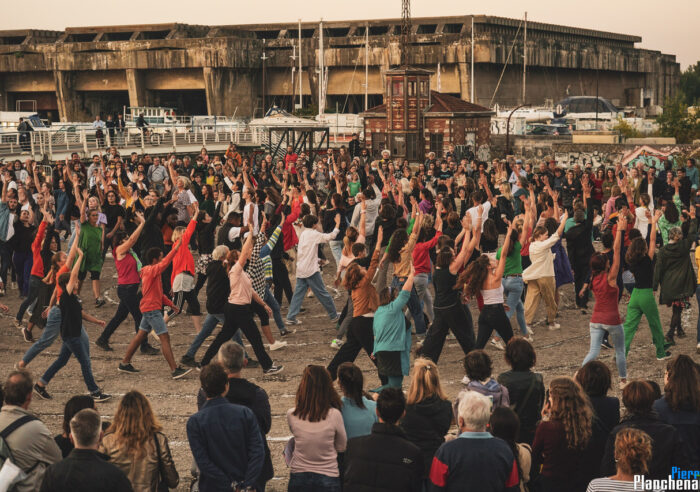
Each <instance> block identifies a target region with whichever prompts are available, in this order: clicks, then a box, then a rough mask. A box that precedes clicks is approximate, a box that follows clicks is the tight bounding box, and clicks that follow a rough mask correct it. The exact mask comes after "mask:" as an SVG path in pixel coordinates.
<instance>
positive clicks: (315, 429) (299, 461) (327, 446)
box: [287, 408, 348, 477]
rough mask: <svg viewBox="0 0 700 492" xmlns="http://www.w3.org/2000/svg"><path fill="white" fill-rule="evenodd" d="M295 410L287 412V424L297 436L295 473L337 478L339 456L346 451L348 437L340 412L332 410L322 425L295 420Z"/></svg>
mask: <svg viewBox="0 0 700 492" xmlns="http://www.w3.org/2000/svg"><path fill="white" fill-rule="evenodd" d="M292 412H294V409H293V408H290V409H289V410H287V424H289V430H290V431H292V435H294V454H293V455H292V462H291V464H290V469H291V472H292V473H304V472H311V473H320V474H321V475H326V476H329V477H338V476H340V473H339V472H338V453H342V452H343V451H345V447H346V446H347V440H348V438H347V434H346V433H345V425H343V415H342V414H341V413H340V410H338V409H336V408H331V409H330V410H329V411H328V415H327V416H326V418H325V419H324V420H321V421H320V422H309V421H308V420H301V419H300V418H298V417H295V416H294V415H293V414H292Z"/></svg>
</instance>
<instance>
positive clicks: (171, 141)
mask: <svg viewBox="0 0 700 492" xmlns="http://www.w3.org/2000/svg"><path fill="white" fill-rule="evenodd" d="M231 142H233V143H235V144H236V145H243V146H257V145H260V142H258V139H256V138H255V135H254V133H253V132H251V131H250V130H249V129H248V128H246V127H244V126H242V125H240V126H233V125H232V126H228V127H226V128H216V127H214V128H212V127H208V128H207V127H203V128H198V127H192V126H189V125H171V126H152V127H148V129H147V131H146V132H142V131H141V130H140V129H138V128H134V127H127V128H126V129H125V130H124V131H121V132H117V131H112V132H110V131H108V130H106V129H105V130H103V132H102V137H101V138H98V137H97V132H96V130H95V129H92V128H80V127H63V128H58V129H47V130H37V131H33V132H27V133H24V134H20V133H19V132H3V133H0V159H5V160H10V159H20V160H24V159H28V158H31V159H35V160H41V159H43V158H44V157H46V158H47V159H48V160H50V161H55V160H58V159H65V158H66V157H69V156H70V154H72V153H74V152H75V153H77V154H78V155H80V156H81V157H89V156H90V155H92V154H95V153H97V152H99V151H100V150H104V149H106V148H108V147H112V146H115V147H117V148H118V149H119V150H120V151H121V153H122V154H123V153H129V152H138V153H169V152H173V153H175V152H193V151H199V149H201V148H202V147H205V146H206V147H207V148H208V149H210V150H214V151H219V150H224V149H226V147H228V145H229V143H231Z"/></svg>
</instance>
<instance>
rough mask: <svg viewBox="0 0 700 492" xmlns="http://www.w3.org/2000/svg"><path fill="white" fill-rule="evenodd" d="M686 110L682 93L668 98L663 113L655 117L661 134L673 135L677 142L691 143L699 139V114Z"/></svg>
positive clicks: (665, 135)
mask: <svg viewBox="0 0 700 492" xmlns="http://www.w3.org/2000/svg"><path fill="white" fill-rule="evenodd" d="M698 113H699V112H698V111H693V110H691V111H688V105H687V104H686V103H685V101H684V98H683V95H681V94H679V95H678V96H676V97H674V98H673V99H670V100H669V101H667V102H666V104H665V105H664V113H663V114H662V115H661V116H659V117H658V118H657V122H658V123H659V127H660V129H661V135H663V136H664V137H675V139H676V142H678V143H692V141H693V140H696V139H700V114H698Z"/></svg>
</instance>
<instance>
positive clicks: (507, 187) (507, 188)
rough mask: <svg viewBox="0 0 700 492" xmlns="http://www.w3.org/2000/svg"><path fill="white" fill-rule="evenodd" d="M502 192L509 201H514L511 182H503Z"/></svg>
mask: <svg viewBox="0 0 700 492" xmlns="http://www.w3.org/2000/svg"><path fill="white" fill-rule="evenodd" d="M500 189H501V194H502V195H503V196H504V197H505V198H506V199H507V200H508V201H509V202H512V201H513V193H511V188H510V183H507V182H506V183H501V186H500Z"/></svg>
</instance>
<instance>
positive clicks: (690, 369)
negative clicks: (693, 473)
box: [653, 355, 700, 463]
mask: <svg viewBox="0 0 700 492" xmlns="http://www.w3.org/2000/svg"><path fill="white" fill-rule="evenodd" d="M653 409H654V411H655V412H656V413H657V414H658V415H659V417H661V420H663V421H664V422H665V423H667V424H669V425H672V426H673V427H675V428H676V430H677V431H678V435H679V436H680V438H681V440H683V441H684V442H685V443H686V444H687V445H688V448H689V449H688V451H689V452H690V453H692V454H691V456H690V457H691V461H692V462H693V463H700V371H698V366H697V365H696V364H695V362H693V359H691V358H690V357H689V356H687V355H677V356H676V357H674V358H673V359H671V360H670V361H668V364H666V374H665V375H664V396H663V398H661V399H658V400H656V401H655V402H654V406H653Z"/></svg>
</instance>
